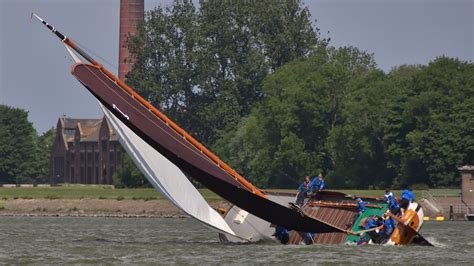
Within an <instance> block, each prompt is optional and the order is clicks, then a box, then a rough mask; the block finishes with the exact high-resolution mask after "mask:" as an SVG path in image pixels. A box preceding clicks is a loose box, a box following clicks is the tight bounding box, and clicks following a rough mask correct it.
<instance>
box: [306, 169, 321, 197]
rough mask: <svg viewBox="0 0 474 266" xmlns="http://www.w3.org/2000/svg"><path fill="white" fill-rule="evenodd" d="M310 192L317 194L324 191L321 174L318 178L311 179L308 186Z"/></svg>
mask: <svg viewBox="0 0 474 266" xmlns="http://www.w3.org/2000/svg"><path fill="white" fill-rule="evenodd" d="M309 186H310V187H311V191H312V192H313V193H314V192H318V191H321V190H323V189H324V179H323V174H321V173H319V175H318V177H315V178H313V180H312V181H311V183H310V185H309Z"/></svg>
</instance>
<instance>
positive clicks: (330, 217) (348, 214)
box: [288, 207, 356, 245]
mask: <svg viewBox="0 0 474 266" xmlns="http://www.w3.org/2000/svg"><path fill="white" fill-rule="evenodd" d="M303 210H304V212H305V214H306V215H308V216H309V217H313V218H316V219H318V220H321V221H324V222H326V223H328V224H330V225H334V226H336V227H339V228H344V229H345V228H346V227H347V225H348V224H351V223H352V221H353V219H354V215H355V213H356V212H355V211H354V210H348V209H341V208H329V207H319V208H315V207H304V208H303ZM302 235H303V233H301V232H297V231H291V232H290V240H289V241H288V244H293V245H298V244H300V243H301V241H302V239H303V237H302ZM346 237H347V234H346V233H318V234H316V238H315V243H318V244H341V243H344V241H345V239H346Z"/></svg>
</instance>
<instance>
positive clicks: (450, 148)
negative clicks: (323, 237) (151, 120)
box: [0, 0, 474, 189]
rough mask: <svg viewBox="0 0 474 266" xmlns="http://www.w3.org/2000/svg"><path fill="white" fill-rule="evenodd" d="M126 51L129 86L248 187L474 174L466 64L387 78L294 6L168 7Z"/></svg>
mask: <svg viewBox="0 0 474 266" xmlns="http://www.w3.org/2000/svg"><path fill="white" fill-rule="evenodd" d="M130 48H131V50H132V52H134V54H135V55H136V57H137V63H136V65H135V68H134V70H133V71H132V72H130V73H129V75H128V76H127V77H128V82H129V83H131V84H132V85H133V86H134V87H135V88H136V89H137V90H138V91H139V92H140V93H141V94H142V95H143V96H144V97H145V98H146V99H148V100H149V101H150V102H151V103H152V104H153V105H155V106H157V107H158V108H159V109H161V110H163V111H164V112H165V113H166V114H167V115H168V116H170V118H171V119H173V120H175V121H176V122H177V123H178V124H179V125H181V126H182V127H183V128H184V129H185V130H187V131H188V132H189V133H191V134H192V135H193V136H195V137H196V138H197V139H199V140H201V141H203V142H204V144H206V145H207V146H210V147H213V150H214V151H215V152H216V153H217V154H219V155H220V156H221V157H222V158H223V159H224V160H225V161H226V162H228V163H229V164H230V165H231V166H232V167H234V168H235V169H236V170H237V171H238V172H240V173H241V174H243V175H244V176H245V177H247V178H248V179H249V180H250V181H252V182H253V183H255V184H256V185H258V186H262V187H280V188H283V187H295V186H296V185H297V184H298V183H299V182H301V181H302V178H303V177H304V176H305V175H316V174H317V173H318V172H320V171H322V172H323V173H324V174H325V175H326V176H327V179H326V182H327V184H328V185H329V187H333V188H363V189H364V188H384V187H390V186H392V187H397V188H398V187H404V186H406V185H411V184H415V185H417V186H418V187H421V186H426V185H428V186H431V187H442V186H453V185H456V184H458V182H459V177H458V173H457V170H456V167H457V166H460V165H464V164H474V138H473V136H474V132H473V128H474V121H473V120H474V111H473V110H474V91H473V90H474V78H473V77H474V75H473V74H474V71H473V68H474V67H473V64H472V63H467V62H461V61H459V60H457V59H452V58H446V57H440V58H437V59H436V60H434V61H433V62H431V63H430V64H428V65H426V66H421V65H417V66H410V65H402V66H399V67H396V68H394V69H392V71H391V72H390V73H388V74H386V73H384V72H382V71H380V70H378V69H377V66H376V63H375V61H374V58H373V55H372V54H369V53H367V52H363V51H360V50H359V49H357V48H355V47H352V46H347V47H342V48H334V47H328V40H324V39H321V38H320V36H319V29H317V28H315V27H314V26H313V25H312V23H311V19H310V14H309V12H308V10H307V9H306V8H304V6H303V5H302V3H301V1H298V0H297V1H295V0H278V1H236V2H235V3H232V4H231V5H230V4H228V3H227V2H226V1H211V0H207V1H204V0H203V1H201V2H200V7H199V10H196V9H195V7H194V5H193V3H192V2H191V1H189V0H184V1H175V2H174V3H173V4H172V5H171V6H169V7H167V8H157V9H155V10H153V11H151V12H149V13H148V14H147V20H146V22H145V24H144V25H143V27H142V28H141V31H140V34H139V36H138V37H136V38H132V39H131V40H130ZM0 134H1V133H0ZM131 167H132V165H130V167H129V168H127V167H125V168H124V172H123V173H121V174H122V175H123V176H128V177H127V178H129V179H130V180H135V179H136V177H138V175H139V173H138V172H136V170H131ZM127 171H128V172H127ZM127 182H128V181H127ZM133 182H135V181H133ZM133 182H132V183H133ZM133 184H135V183H133ZM127 186H128V185H127Z"/></svg>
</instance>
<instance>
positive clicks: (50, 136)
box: [35, 128, 56, 184]
mask: <svg viewBox="0 0 474 266" xmlns="http://www.w3.org/2000/svg"><path fill="white" fill-rule="evenodd" d="M55 137H56V129H55V128H51V129H49V130H48V131H46V132H45V133H43V135H41V136H39V137H37V141H36V149H37V151H36V157H37V158H36V162H37V163H36V174H35V177H36V178H35V182H36V183H42V184H44V183H49V182H50V178H49V174H50V172H49V171H50V166H51V165H50V158H51V149H52V147H53V142H54V139H55Z"/></svg>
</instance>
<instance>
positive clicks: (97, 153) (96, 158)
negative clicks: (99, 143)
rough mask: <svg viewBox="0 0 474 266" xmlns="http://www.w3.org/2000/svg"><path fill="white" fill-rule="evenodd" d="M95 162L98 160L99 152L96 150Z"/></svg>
mask: <svg viewBox="0 0 474 266" xmlns="http://www.w3.org/2000/svg"><path fill="white" fill-rule="evenodd" d="M95 162H96V163H98V162H99V152H98V151H96V152H95Z"/></svg>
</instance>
